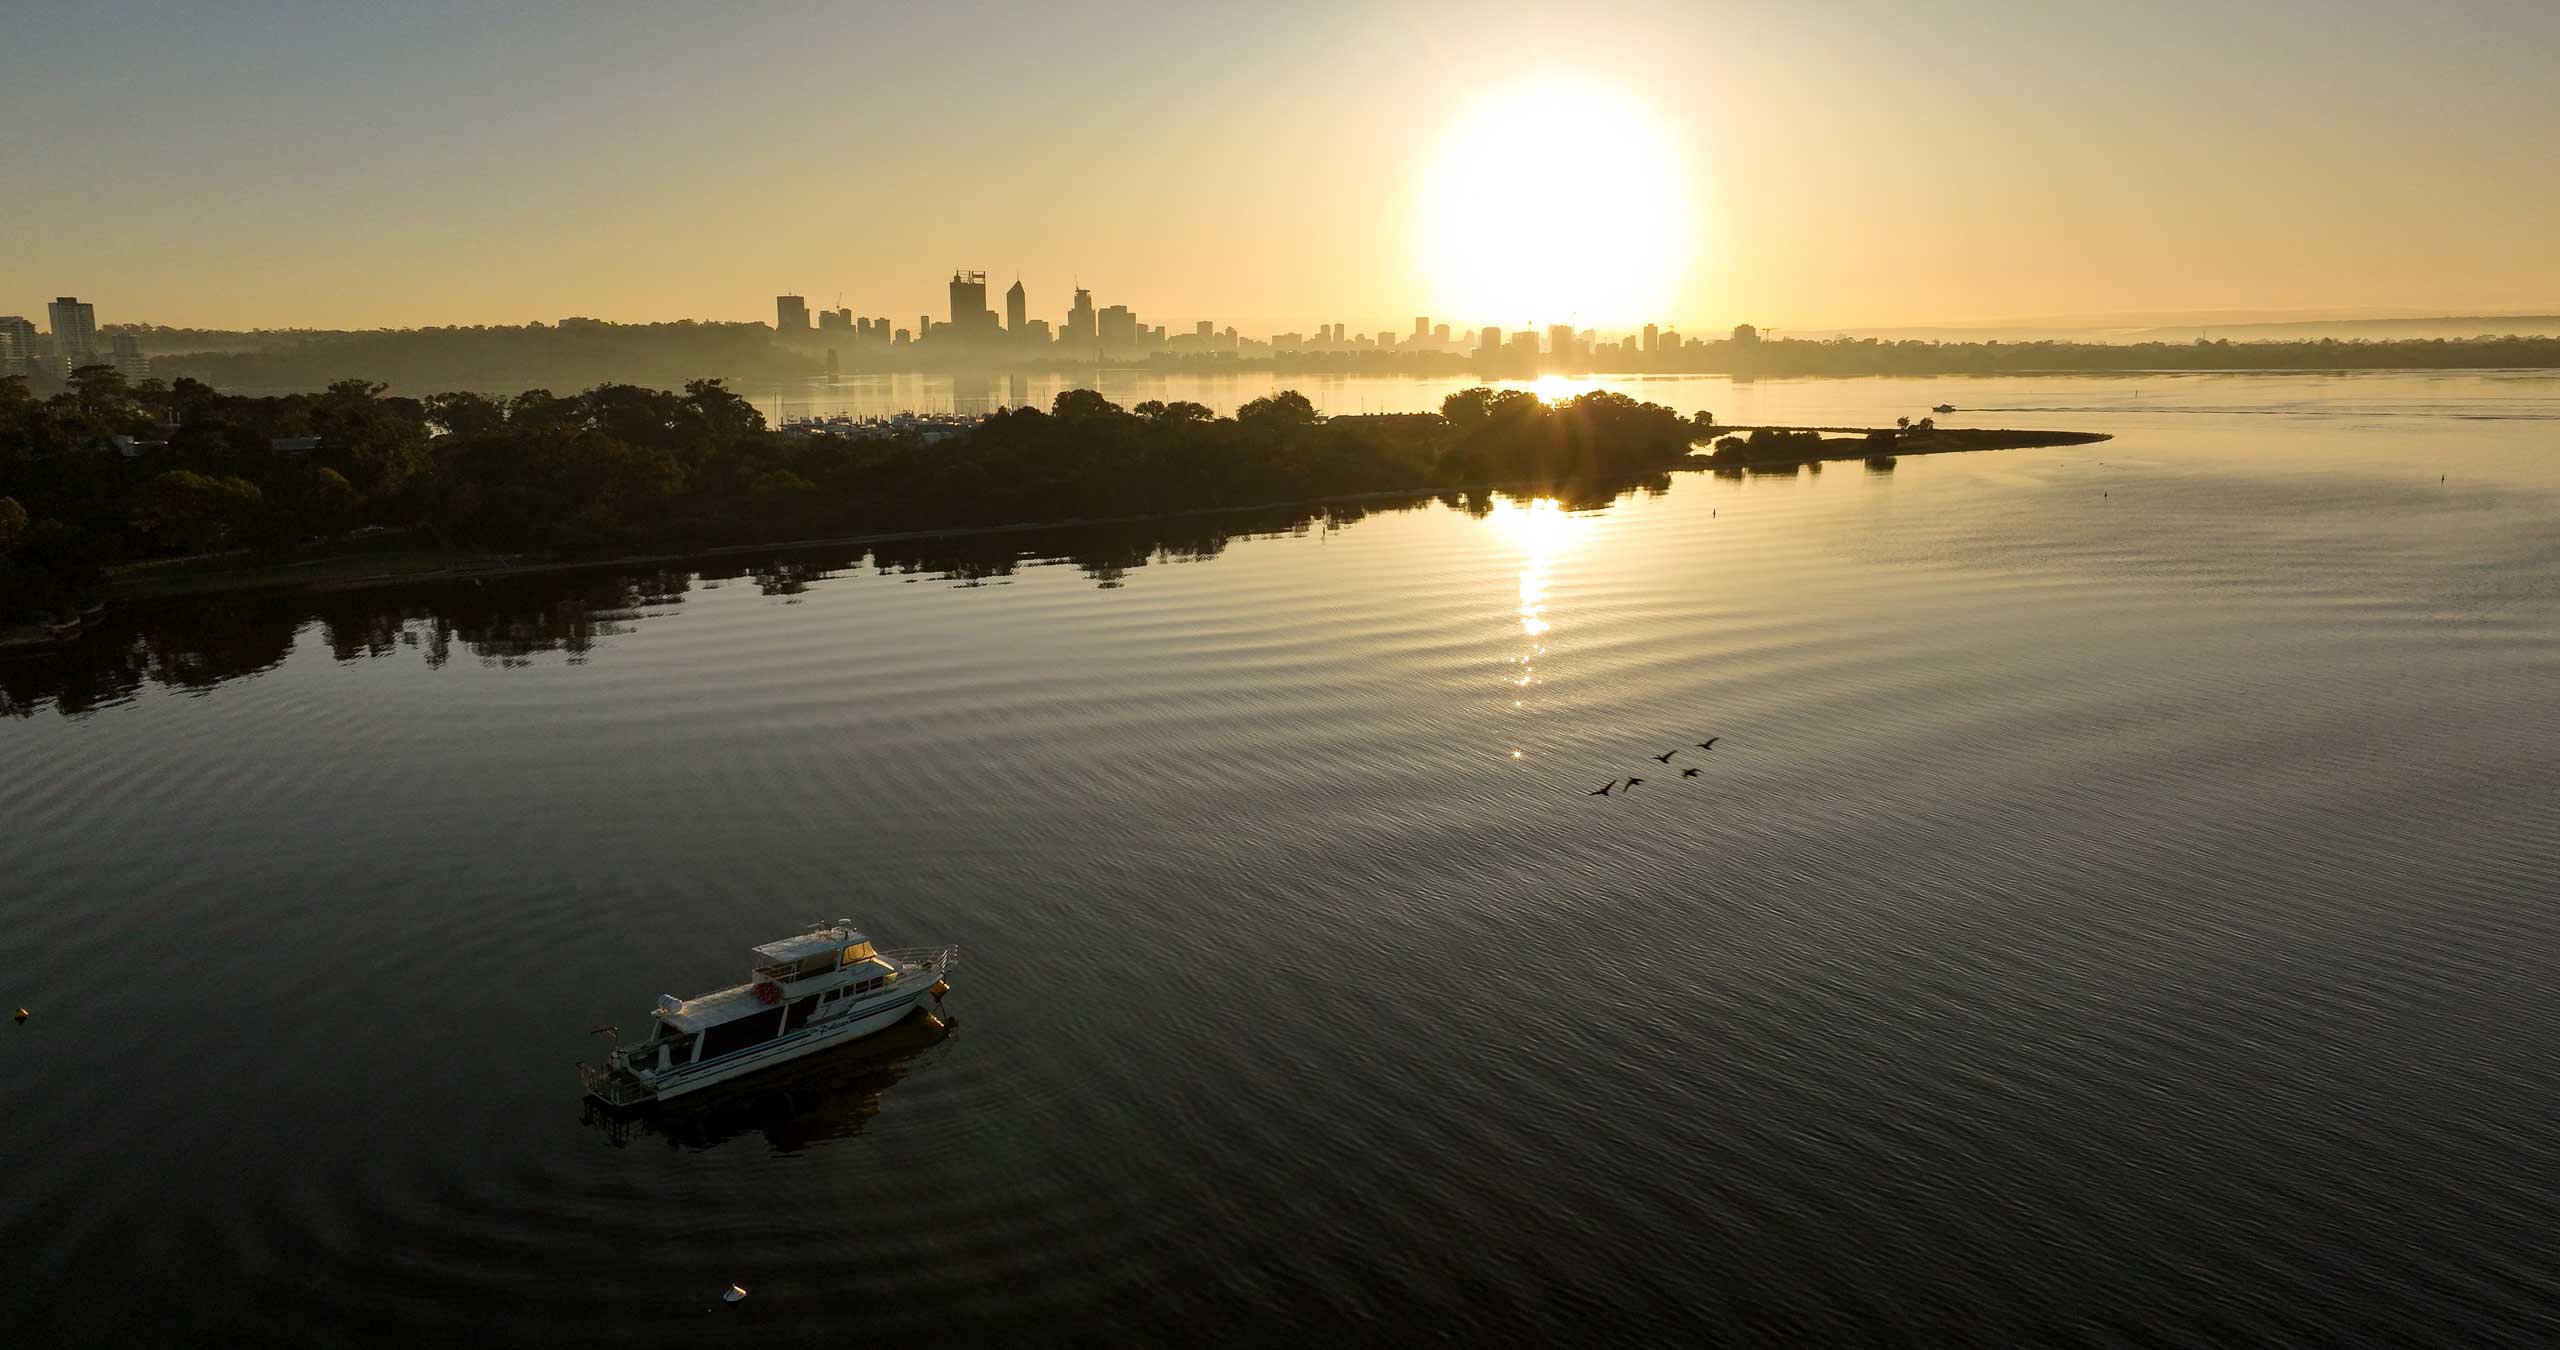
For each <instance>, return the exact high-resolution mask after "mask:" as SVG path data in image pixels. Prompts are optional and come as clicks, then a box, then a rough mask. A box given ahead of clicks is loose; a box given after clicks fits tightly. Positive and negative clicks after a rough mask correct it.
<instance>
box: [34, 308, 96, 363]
mask: <svg viewBox="0 0 2560 1350" xmlns="http://www.w3.org/2000/svg"><path fill="white" fill-rule="evenodd" d="M44 312H45V318H46V320H47V321H48V322H50V323H51V324H52V325H53V354H54V358H55V359H56V360H58V361H60V362H62V367H63V369H64V370H78V369H79V368H80V367H82V366H94V365H96V364H98V307H97V306H95V305H84V304H82V303H80V298H79V297H78V296H73V295H58V296H55V297H54V300H53V303H52V304H50V305H47V306H45V307H44Z"/></svg>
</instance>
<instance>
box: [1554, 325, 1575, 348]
mask: <svg viewBox="0 0 2560 1350" xmlns="http://www.w3.org/2000/svg"><path fill="white" fill-rule="evenodd" d="M1573 354H1574V341H1573V325H1572V324H1569V323H1551V324H1548V325H1547V355H1549V356H1571V355H1573Z"/></svg>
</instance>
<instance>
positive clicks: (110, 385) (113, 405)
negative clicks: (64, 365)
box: [71, 366, 133, 414]
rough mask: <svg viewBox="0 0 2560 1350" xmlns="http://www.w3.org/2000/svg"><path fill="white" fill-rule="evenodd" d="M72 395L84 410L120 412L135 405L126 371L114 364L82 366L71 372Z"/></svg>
mask: <svg viewBox="0 0 2560 1350" xmlns="http://www.w3.org/2000/svg"><path fill="white" fill-rule="evenodd" d="M71 396H72V398H73V399H74V400H75V401H77V402H78V403H79V405H80V408H81V410H82V411H84V412H91V413H100V414H105V413H120V412H126V411H129V410H131V408H132V407H133V395H132V392H131V391H130V390H128V389H126V388H125V383H124V372H123V371H121V370H118V369H116V368H115V367H114V366H82V367H80V368H79V369H78V370H75V371H73V372H71Z"/></svg>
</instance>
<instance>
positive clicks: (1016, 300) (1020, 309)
mask: <svg viewBox="0 0 2560 1350" xmlns="http://www.w3.org/2000/svg"><path fill="white" fill-rule="evenodd" d="M1030 321H1031V297H1030V294H1029V293H1028V292H1026V291H1024V290H1023V289H1022V278H1020V277H1015V278H1014V279H1013V289H1011V290H1009V291H1006V292H1005V293H1004V331H1006V332H1008V333H1011V334H1013V335H1014V336H1015V337H1021V336H1022V330H1023V327H1024V325H1026V324H1028V323H1029V322H1030Z"/></svg>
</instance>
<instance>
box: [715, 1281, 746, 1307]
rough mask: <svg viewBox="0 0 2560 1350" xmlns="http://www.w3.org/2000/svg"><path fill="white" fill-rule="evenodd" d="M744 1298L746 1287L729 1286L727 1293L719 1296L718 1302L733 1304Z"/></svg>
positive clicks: (741, 1285) (739, 1285) (738, 1285)
mask: <svg viewBox="0 0 2560 1350" xmlns="http://www.w3.org/2000/svg"><path fill="white" fill-rule="evenodd" d="M746 1296H747V1287H746V1286H745V1285H743V1284H733V1285H730V1286H729V1292H727V1293H725V1294H722V1295H721V1296H720V1301H721V1302H723V1303H735V1302H737V1301H738V1300H740V1299H742V1298H745V1297H746Z"/></svg>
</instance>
